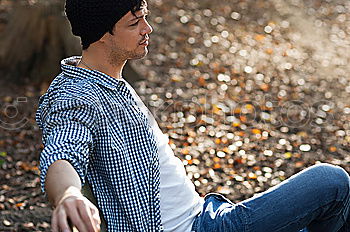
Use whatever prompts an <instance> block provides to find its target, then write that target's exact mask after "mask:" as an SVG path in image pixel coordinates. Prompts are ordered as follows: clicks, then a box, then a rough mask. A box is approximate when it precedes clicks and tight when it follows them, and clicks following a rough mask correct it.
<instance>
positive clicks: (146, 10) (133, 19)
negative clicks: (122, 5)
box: [129, 9, 149, 22]
mask: <svg viewBox="0 0 350 232" xmlns="http://www.w3.org/2000/svg"><path fill="white" fill-rule="evenodd" d="M148 14H149V10H148V9H145V10H144V11H143V12H142V15H141V16H136V15H134V18H132V19H130V20H129V22H132V21H135V20H137V19H141V18H143V17H144V16H146V15H148Z"/></svg>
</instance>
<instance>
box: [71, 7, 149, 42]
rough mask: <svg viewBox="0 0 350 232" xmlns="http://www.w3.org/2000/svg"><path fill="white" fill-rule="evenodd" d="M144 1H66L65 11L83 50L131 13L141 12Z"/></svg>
mask: <svg viewBox="0 0 350 232" xmlns="http://www.w3.org/2000/svg"><path fill="white" fill-rule="evenodd" d="M142 2H143V1H142V0H66V5H65V10H66V15H67V17H68V20H69V22H70V24H71V27H72V32H73V34H74V35H76V36H79V37H80V38H81V43H82V46H83V49H86V48H88V47H89V45H90V44H92V43H94V42H96V41H98V40H99V39H101V38H102V36H103V35H104V34H105V33H106V32H108V31H111V30H112V28H113V26H114V25H115V24H116V23H117V22H118V21H119V20H120V19H121V18H122V17H123V16H124V15H126V14H127V13H128V12H129V11H132V12H134V11H135V10H139V8H140V7H141V4H142Z"/></svg>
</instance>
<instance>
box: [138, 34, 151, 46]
mask: <svg viewBox="0 0 350 232" xmlns="http://www.w3.org/2000/svg"><path fill="white" fill-rule="evenodd" d="M148 41H149V37H148V36H146V37H145V38H144V39H143V40H142V41H141V42H140V43H139V45H148V43H149V42H148Z"/></svg>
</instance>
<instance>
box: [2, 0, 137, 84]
mask: <svg viewBox="0 0 350 232" xmlns="http://www.w3.org/2000/svg"><path fill="white" fill-rule="evenodd" d="M0 4H1V3H0ZM11 7H12V9H10V7H9V9H8V20H7V23H6V25H5V27H4V29H3V30H2V31H0V70H1V71H0V75H1V78H5V79H7V80H9V81H11V82H14V83H18V84H23V83H25V82H28V81H29V82H30V83H32V84H38V83H40V82H42V81H50V80H52V79H53V78H54V76H56V75H57V74H58V73H59V72H60V61H61V60H62V59H63V58H65V57H68V56H71V55H79V54H81V45H80V39H79V38H78V37H75V36H73V35H72V33H71V30H70V25H69V22H68V20H67V19H66V16H65V14H64V1H63V0H45V1H43V0H37V1H36V3H35V4H32V5H30V4H29V2H28V1H24V0H17V1H15V2H12V5H11ZM0 28H1V27H0ZM126 70H131V71H129V75H131V76H130V78H128V79H129V80H131V82H134V81H137V80H139V79H141V78H140V76H139V75H138V74H137V72H135V71H134V70H133V69H132V68H131V67H126ZM130 73H131V74H130Z"/></svg>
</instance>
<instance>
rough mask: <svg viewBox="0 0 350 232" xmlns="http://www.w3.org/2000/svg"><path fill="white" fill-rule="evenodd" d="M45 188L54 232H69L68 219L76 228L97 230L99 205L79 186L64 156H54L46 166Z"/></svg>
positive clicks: (77, 176)
mask: <svg viewBox="0 0 350 232" xmlns="http://www.w3.org/2000/svg"><path fill="white" fill-rule="evenodd" d="M45 188H46V192H47V195H48V198H49V201H50V202H51V204H52V205H53V206H54V207H55V209H54V211H53V214H52V219H51V220H52V221H51V227H52V231H53V232H59V231H63V232H69V231H71V230H70V225H69V222H68V221H70V223H71V225H72V226H75V227H76V228H77V229H78V230H79V232H95V231H99V230H100V223H101V221H100V217H99V214H98V209H97V208H96V207H95V206H94V205H93V204H92V203H91V202H90V201H89V200H88V199H87V198H85V197H84V196H83V195H82V194H81V192H80V190H81V181H80V178H79V175H78V174H77V172H76V171H75V169H74V168H73V166H72V165H71V164H70V163H69V162H68V161H66V160H57V161H56V162H54V163H53V164H52V165H51V166H50V167H49V169H48V171H47V175H46V181H45Z"/></svg>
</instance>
